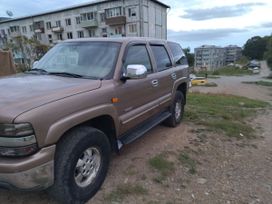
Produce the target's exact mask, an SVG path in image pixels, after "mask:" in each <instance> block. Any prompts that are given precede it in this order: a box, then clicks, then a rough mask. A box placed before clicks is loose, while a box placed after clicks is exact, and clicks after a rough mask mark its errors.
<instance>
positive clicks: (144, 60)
mask: <svg viewBox="0 0 272 204" xmlns="http://www.w3.org/2000/svg"><path fill="white" fill-rule="evenodd" d="M131 64H140V65H144V66H145V67H146V68H147V71H148V73H151V72H152V67H151V62H150V58H149V54H148V52H147V49H146V46H145V45H134V46H131V47H129V48H128V52H127V56H126V60H125V68H126V67H127V66H128V65H131Z"/></svg>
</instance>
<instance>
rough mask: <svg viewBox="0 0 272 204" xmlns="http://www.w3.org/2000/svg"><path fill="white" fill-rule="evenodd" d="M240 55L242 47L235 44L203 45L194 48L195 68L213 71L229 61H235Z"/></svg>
mask: <svg viewBox="0 0 272 204" xmlns="http://www.w3.org/2000/svg"><path fill="white" fill-rule="evenodd" d="M241 57H242V48H241V47H238V46H236V45H229V46H227V47H219V46H215V45H203V46H201V47H197V48H195V68H199V69H201V68H204V69H207V70H208V71H214V70H217V69H219V68H220V67H223V66H225V65H228V64H230V63H235V62H236V61H237V60H239V59H240V58H241Z"/></svg>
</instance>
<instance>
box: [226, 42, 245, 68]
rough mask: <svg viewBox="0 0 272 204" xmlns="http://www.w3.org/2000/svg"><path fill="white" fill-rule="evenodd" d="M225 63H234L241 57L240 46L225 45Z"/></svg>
mask: <svg viewBox="0 0 272 204" xmlns="http://www.w3.org/2000/svg"><path fill="white" fill-rule="evenodd" d="M225 50H226V64H231V63H235V62H236V61H238V60H239V59H240V58H241V57H242V48H241V47H238V46H237V45H229V46H227V47H225Z"/></svg>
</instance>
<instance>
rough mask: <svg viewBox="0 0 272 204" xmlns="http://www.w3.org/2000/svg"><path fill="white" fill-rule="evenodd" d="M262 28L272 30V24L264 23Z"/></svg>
mask: <svg viewBox="0 0 272 204" xmlns="http://www.w3.org/2000/svg"><path fill="white" fill-rule="evenodd" d="M261 27H263V28H272V22H267V23H263V24H262V25H261Z"/></svg>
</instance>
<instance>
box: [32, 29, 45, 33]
mask: <svg viewBox="0 0 272 204" xmlns="http://www.w3.org/2000/svg"><path fill="white" fill-rule="evenodd" d="M34 32H35V33H44V28H37V29H35V30H34Z"/></svg>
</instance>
